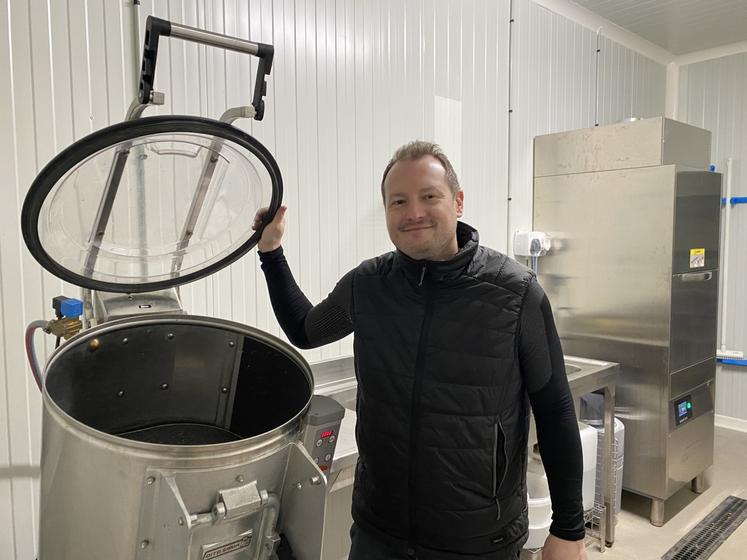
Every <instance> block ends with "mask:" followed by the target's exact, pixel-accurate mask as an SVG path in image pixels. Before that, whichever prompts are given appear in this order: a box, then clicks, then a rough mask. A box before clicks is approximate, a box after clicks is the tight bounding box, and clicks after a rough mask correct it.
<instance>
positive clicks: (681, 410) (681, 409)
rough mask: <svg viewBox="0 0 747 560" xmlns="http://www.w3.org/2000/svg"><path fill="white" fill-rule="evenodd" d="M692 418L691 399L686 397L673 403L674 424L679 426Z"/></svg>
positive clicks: (688, 396)
mask: <svg viewBox="0 0 747 560" xmlns="http://www.w3.org/2000/svg"><path fill="white" fill-rule="evenodd" d="M692 417H693V399H692V397H691V396H690V395H686V396H684V397H682V398H681V399H677V400H676V401H674V423H675V425H677V426H679V425H680V424H682V423H683V422H687V421H688V420H689V419H690V418H692Z"/></svg>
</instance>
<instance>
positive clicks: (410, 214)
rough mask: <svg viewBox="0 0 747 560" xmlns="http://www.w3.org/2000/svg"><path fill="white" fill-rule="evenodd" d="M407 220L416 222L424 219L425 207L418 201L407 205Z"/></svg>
mask: <svg viewBox="0 0 747 560" xmlns="http://www.w3.org/2000/svg"><path fill="white" fill-rule="evenodd" d="M406 217H407V220H408V221H410V222H417V221H419V220H422V219H423V218H424V217H425V205H424V204H422V203H421V202H420V201H419V200H416V201H413V202H412V203H411V204H408V205H407V216H406Z"/></svg>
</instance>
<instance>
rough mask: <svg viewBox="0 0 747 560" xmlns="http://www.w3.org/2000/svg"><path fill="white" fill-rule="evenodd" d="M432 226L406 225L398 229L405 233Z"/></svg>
mask: <svg viewBox="0 0 747 560" xmlns="http://www.w3.org/2000/svg"><path fill="white" fill-rule="evenodd" d="M432 227H433V226H416V227H408V228H402V229H401V230H400V231H402V232H404V233H407V232H410V231H420V230H421V229H430V228H432Z"/></svg>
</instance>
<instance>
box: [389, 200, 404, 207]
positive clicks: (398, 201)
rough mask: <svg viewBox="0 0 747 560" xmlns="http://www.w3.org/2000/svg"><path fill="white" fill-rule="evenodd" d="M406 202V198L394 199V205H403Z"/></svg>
mask: <svg viewBox="0 0 747 560" xmlns="http://www.w3.org/2000/svg"><path fill="white" fill-rule="evenodd" d="M404 203H405V201H404V200H392V206H401V205H402V204H404Z"/></svg>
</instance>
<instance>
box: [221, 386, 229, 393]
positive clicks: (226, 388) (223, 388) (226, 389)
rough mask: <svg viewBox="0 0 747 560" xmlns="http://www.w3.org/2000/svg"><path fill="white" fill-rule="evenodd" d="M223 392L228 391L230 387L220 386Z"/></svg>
mask: <svg viewBox="0 0 747 560" xmlns="http://www.w3.org/2000/svg"><path fill="white" fill-rule="evenodd" d="M220 392H221V393H228V387H221V388H220Z"/></svg>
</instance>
